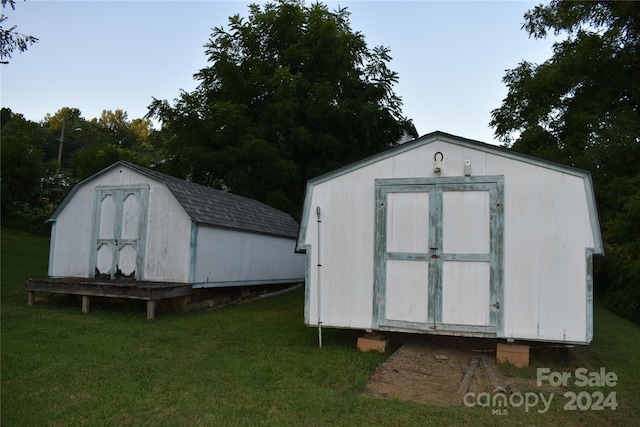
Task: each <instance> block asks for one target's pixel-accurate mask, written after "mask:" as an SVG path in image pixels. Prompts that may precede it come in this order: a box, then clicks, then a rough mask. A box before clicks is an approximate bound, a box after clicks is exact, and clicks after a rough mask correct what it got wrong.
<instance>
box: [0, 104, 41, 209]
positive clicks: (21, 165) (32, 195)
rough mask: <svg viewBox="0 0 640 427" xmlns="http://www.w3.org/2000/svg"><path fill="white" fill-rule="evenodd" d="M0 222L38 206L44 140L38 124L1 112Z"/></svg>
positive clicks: (39, 206) (9, 112) (6, 109)
mask: <svg viewBox="0 0 640 427" xmlns="http://www.w3.org/2000/svg"><path fill="white" fill-rule="evenodd" d="M2 117H3V123H2V130H1V132H0V135H1V141H2V142H1V153H2V155H1V158H2V165H1V167H2V180H1V181H0V182H1V184H2V188H1V190H0V191H1V195H2V219H3V220H5V219H7V218H11V217H15V216H17V215H20V214H23V213H26V212H27V211H29V210H32V209H36V210H37V209H40V208H41V207H42V188H41V177H42V176H43V166H42V158H43V151H42V148H43V146H44V142H45V137H44V132H43V131H42V129H41V128H40V126H39V125H38V123H34V122H30V121H28V120H26V119H25V118H24V117H23V116H22V115H21V114H14V113H13V112H12V111H11V110H10V109H8V108H3V109H2Z"/></svg>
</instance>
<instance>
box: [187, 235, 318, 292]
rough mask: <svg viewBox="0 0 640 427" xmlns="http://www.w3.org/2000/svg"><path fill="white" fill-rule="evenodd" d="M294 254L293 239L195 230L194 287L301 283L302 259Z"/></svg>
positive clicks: (299, 255) (302, 256) (301, 256)
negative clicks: (213, 284)
mask: <svg viewBox="0 0 640 427" xmlns="http://www.w3.org/2000/svg"><path fill="white" fill-rule="evenodd" d="M294 252H295V241H294V240H293V239H286V238H282V237H275V236H269V235H265V234H256V233H247V232H241V231H238V230H229V229H223V228H215V227H208V226H199V227H198V232H197V246H196V258H195V274H194V279H193V282H194V287H206V286H207V285H210V284H212V283H216V284H217V285H218V286H220V285H221V284H227V285H229V286H233V285H234V284H236V283H247V282H248V283H256V284H257V283H268V282H273V283H276V282H287V281H302V280H303V278H304V271H305V270H304V268H305V264H304V261H305V257H304V255H303V254H294Z"/></svg>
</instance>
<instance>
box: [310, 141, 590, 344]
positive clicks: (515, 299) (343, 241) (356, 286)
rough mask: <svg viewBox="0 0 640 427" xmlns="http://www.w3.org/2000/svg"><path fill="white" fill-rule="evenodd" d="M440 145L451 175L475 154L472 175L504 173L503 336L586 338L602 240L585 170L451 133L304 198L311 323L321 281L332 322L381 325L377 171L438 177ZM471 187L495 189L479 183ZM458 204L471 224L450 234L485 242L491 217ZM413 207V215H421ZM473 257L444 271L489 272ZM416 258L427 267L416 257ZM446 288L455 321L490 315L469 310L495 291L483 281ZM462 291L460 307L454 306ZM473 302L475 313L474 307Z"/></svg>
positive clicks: (324, 315)
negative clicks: (591, 260) (594, 261)
mask: <svg viewBox="0 0 640 427" xmlns="http://www.w3.org/2000/svg"><path fill="white" fill-rule="evenodd" d="M436 152H442V153H443V157H444V160H443V163H442V169H443V171H442V174H441V175H440V176H442V177H452V176H463V175H464V165H465V161H467V160H469V161H470V164H471V165H470V168H471V175H473V176H480V175H501V176H504V201H502V204H503V209H504V248H505V249H504V254H505V255H504V264H503V265H504V272H503V274H504V301H501V302H500V305H501V310H503V316H504V317H503V322H504V329H503V335H504V337H505V338H516V339H533V340H546V341H569V342H586V340H587V336H588V335H589V331H587V329H586V328H587V324H588V322H587V316H588V314H587V311H588V308H589V307H588V305H587V295H586V292H587V291H586V280H587V277H586V254H585V250H586V248H593V247H594V246H596V244H597V242H596V241H595V236H594V228H593V219H592V218H591V217H590V216H589V213H590V211H591V212H593V211H594V208H593V207H592V206H589V198H588V195H587V191H591V190H590V189H588V188H585V179H584V178H583V177H582V176H579V175H578V174H576V173H570V172H566V173H565V172H563V171H561V170H558V168H555V169H554V168H550V167H545V165H544V163H543V162H535V161H532V162H527V161H519V160H518V159H514V158H511V157H507V156H502V155H499V154H496V153H493V152H489V151H483V150H482V149H480V148H478V149H475V148H472V147H470V146H468V145H464V144H452V143H450V142H448V141H444V140H436V141H433V142H429V143H427V144H423V145H417V146H416V147H415V148H412V149H410V150H406V151H399V152H398V153H397V154H394V155H392V156H388V157H384V156H383V157H381V158H380V160H379V161H375V162H371V163H364V164H363V165H362V166H361V167H359V168H357V169H353V170H349V171H348V172H346V173H345V174H342V175H338V174H336V175H335V176H333V177H331V178H329V179H326V180H317V181H316V182H313V181H312V183H311V185H310V187H309V192H308V196H307V197H308V198H307V201H306V205H305V210H306V212H307V215H306V217H305V218H304V219H303V220H304V221H305V222H304V223H303V224H302V227H303V230H304V232H303V234H301V240H300V242H299V245H300V247H304V248H306V250H307V255H308V257H309V258H308V270H309V271H308V274H307V278H308V280H307V291H306V292H307V295H306V303H305V320H306V323H307V324H309V325H316V324H317V321H318V296H319V294H318V286H319V288H320V302H321V307H320V312H321V313H320V317H321V321H322V323H323V325H324V326H335V327H351V328H361V329H369V328H371V327H372V306H373V293H372V292H373V291H372V288H373V281H374V278H373V275H374V270H375V269H374V259H373V258H374V256H373V254H374V235H375V232H376V230H375V226H374V217H375V194H374V193H375V191H374V182H375V179H380V178H407V177H432V176H434V174H433V165H434V160H433V157H434V154H435V153H436ZM587 182H588V181H587ZM394 197H395V196H394ZM445 197H447V198H449V199H450V200H448V201H449V202H451V203H457V204H458V205H459V206H463V204H464V203H478V201H473V200H466V199H464V198H459V197H458V196H457V195H455V194H450V195H446V196H445ZM466 197H467V196H465V198H466ZM470 197H471V198H473V197H481V198H482V197H486V195H483V194H482V193H479V195H475V196H474V195H472V196H470ZM451 206H452V207H451V209H450V210H449V211H447V212H446V213H445V218H446V219H445V221H453V222H458V223H459V224H460V226H459V227H460V229H461V230H464V231H461V233H460V234H459V235H457V236H452V237H451V238H450V239H449V240H447V242H446V244H447V245H450V247H451V248H453V249H452V250H457V249H456V248H458V247H460V246H461V245H462V247H463V248H465V249H464V250H465V251H466V250H469V251H471V252H474V251H481V252H483V253H484V252H486V249H487V248H486V244H487V241H486V240H485V239H479V238H476V237H474V236H475V235H476V234H477V235H482V236H484V235H486V229H485V228H483V227H484V226H483V225H479V224H480V223H483V224H484V223H485V221H484V219H481V218H476V217H474V216H469V215H466V216H464V215H463V216H460V214H459V213H456V212H457V211H458V209H457V208H455V207H453V206H454V205H451ZM316 207H320V208H321V214H322V218H321V220H322V222H321V223H320V227H321V228H320V235H321V237H320V240H321V241H320V251H321V254H320V258H321V264H322V267H317V265H316V264H317V261H318V247H317V243H318V241H317V240H318V228H317V225H318V223H317V218H316V214H315V213H316ZM445 209H448V208H445ZM463 210H464V209H463ZM398 214H399V215H408V216H409V217H410V216H411V215H412V214H411V213H402V214H401V213H398ZM394 215H395V214H394ZM456 215H457V217H456ZM483 215H484V214H483ZM409 217H408V218H407V221H410V220H412V219H411V218H409ZM446 226H447V225H445V227H446ZM398 233H400V234H402V233H403V231H402V229H401V228H399V229H398V230H394V231H392V235H394V236H397V235H398ZM403 240H404V239H403ZM469 242H471V243H469ZM473 242H475V243H473ZM392 244H394V245H395V244H396V243H392ZM469 245H470V246H469ZM475 245H480V246H477V247H476V246H475ZM447 250H448V249H447ZM465 264H469V265H468V266H467V265H465V266H464V267H463V268H461V270H460V271H458V272H456V273H451V274H447V273H445V275H444V280H445V281H449V282H453V281H460V280H464V277H467V276H471V275H474V276H480V277H485V276H487V274H488V273H487V272H486V271H485V269H486V268H487V265H486V264H484V266H480V265H481V264H478V265H476V264H474V263H472V262H471V263H465ZM412 268H413V267H412ZM415 268H420V267H418V266H417V265H416V266H415ZM445 269H446V268H445ZM319 270H320V285H318V271H319ZM400 270H401V269H395V267H393V266H392V267H391V269H390V274H392V275H397V276H399V275H402V273H401V272H400ZM388 273H389V271H388ZM406 286H409V287H410V285H406ZM481 288H482V289H481ZM410 292H414V290H408V289H405V290H404V291H403V295H405V296H404V297H407V296H406V295H407V294H408V293H410ZM447 292H449V294H448V295H445V300H446V299H447V298H448V297H450V298H451V301H452V305H451V306H450V308H449V309H446V310H445V311H446V314H445V316H448V318H449V320H451V322H461V323H465V322H475V323H480V324H486V323H487V322H488V320H487V318H486V317H484V316H486V312H485V311H484V310H473V309H471V311H469V310H467V308H468V307H472V306H473V304H474V301H475V300H476V299H484V298H486V295H485V292H487V291H486V290H485V288H484V287H479V288H478V289H477V292H475V291H472V292H470V293H468V294H467V293H465V292H463V291H462V289H461V288H456V287H450V288H449V290H448V291H447ZM404 297H398V298H404ZM456 299H457V301H459V304H460V308H459V309H457V308H454V307H453V301H455V300H456ZM391 310H392V311H393V308H391ZM447 310H448V311H447ZM470 312H472V313H475V314H465V313H470ZM443 314H444V313H443ZM394 315H395V314H394ZM397 315H398V316H399V315H400V314H397ZM415 315H416V316H418V314H415ZM420 315H421V314H420Z"/></svg>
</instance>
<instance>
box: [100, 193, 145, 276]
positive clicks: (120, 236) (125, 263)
mask: <svg viewBox="0 0 640 427" xmlns="http://www.w3.org/2000/svg"><path fill="white" fill-rule="evenodd" d="M148 191H149V187H148V186H143V187H140V186H123V187H96V189H95V205H94V226H93V229H94V239H93V241H94V242H95V246H94V252H93V253H92V262H91V265H92V271H91V273H90V274H92V275H95V277H97V278H108V279H115V278H118V277H123V278H129V279H138V280H139V279H142V277H141V269H140V266H141V265H142V259H143V256H144V244H143V242H144V239H143V233H144V229H145V227H144V225H145V219H146V211H147V200H148Z"/></svg>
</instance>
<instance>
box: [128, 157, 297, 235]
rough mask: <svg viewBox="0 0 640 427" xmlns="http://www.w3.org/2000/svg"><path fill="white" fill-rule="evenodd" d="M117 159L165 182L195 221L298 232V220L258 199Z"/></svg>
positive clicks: (259, 230)
mask: <svg viewBox="0 0 640 427" xmlns="http://www.w3.org/2000/svg"><path fill="white" fill-rule="evenodd" d="M120 163H122V164H124V165H126V166H128V167H130V168H132V169H135V170H136V171H138V172H140V173H143V174H145V175H148V176H150V177H152V178H155V179H158V180H160V181H162V182H164V184H165V185H166V186H167V188H169V190H171V192H172V193H173V195H174V196H175V197H176V199H177V200H178V202H180V204H181V205H182V207H183V208H184V210H185V211H187V213H188V214H189V216H191V218H193V220H194V221H196V222H197V223H200V224H208V225H215V226H218V227H225V228H234V229H238V230H245V231H253V232H257V233H265V234H273V235H276V236H285V237H293V238H296V237H297V236H298V223H296V221H295V220H294V219H293V218H292V217H291V215H289V214H286V213H284V212H282V211H279V210H278V209H275V208H272V207H271V206H268V205H265V204H264V203H261V202H258V201H257V200H253V199H249V198H247V197H243V196H238V195H236V194H231V193H228V192H226V191H221V190H216V189H213V188H210V187H206V186H204V185H200V184H195V183H193V182H189V181H185V180H183V179H180V178H176V177H174V176H171V175H166V174H163V173H160V172H157V171H154V170H151V169H147V168H144V167H142V166H138V165H136V164H134V163H129V162H124V161H121V162H120Z"/></svg>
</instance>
